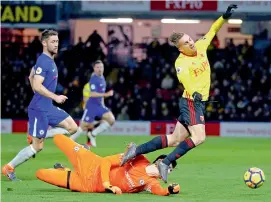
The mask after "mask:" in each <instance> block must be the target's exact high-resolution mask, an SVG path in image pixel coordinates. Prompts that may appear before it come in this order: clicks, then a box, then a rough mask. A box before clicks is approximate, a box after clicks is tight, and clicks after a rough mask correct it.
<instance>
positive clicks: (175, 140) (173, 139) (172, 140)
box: [167, 134, 180, 147]
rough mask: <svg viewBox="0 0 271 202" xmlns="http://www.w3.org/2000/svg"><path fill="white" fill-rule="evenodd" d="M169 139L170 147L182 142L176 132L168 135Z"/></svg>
mask: <svg viewBox="0 0 271 202" xmlns="http://www.w3.org/2000/svg"><path fill="white" fill-rule="evenodd" d="M167 141H168V146H169V147H176V146H177V145H178V144H179V143H180V139H179V138H178V136H177V135H175V134H172V135H167Z"/></svg>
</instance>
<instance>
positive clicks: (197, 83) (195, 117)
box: [121, 4, 237, 182]
mask: <svg viewBox="0 0 271 202" xmlns="http://www.w3.org/2000/svg"><path fill="white" fill-rule="evenodd" d="M236 8H237V6H236V5H233V4H232V5H230V6H229V7H228V9H227V11H226V12H225V13H224V14H223V16H221V17H220V18H219V19H217V20H216V21H215V23H214V24H213V25H212V27H211V28H210V30H209V32H208V33H207V34H206V35H205V36H204V37H202V38H201V39H200V40H198V41H197V42H196V43H194V41H193V40H192V39H191V37H190V36H188V35H187V34H185V33H173V34H172V35H171V36H170V38H169V39H170V41H171V42H172V43H173V44H174V45H175V46H176V47H177V48H178V50H179V51H180V53H181V54H180V55H179V57H178V58H177V60H176V62H175V68H176V72H177V77H178V79H179V81H180V83H182V84H183V85H184V88H185V90H184V93H183V96H182V98H181V101H180V116H179V118H178V122H177V124H176V126H175V130H174V132H173V133H172V134H171V135H164V136H158V137H155V138H153V139H152V140H151V141H149V142H147V143H145V144H142V145H139V146H136V145H135V144H134V143H131V144H130V145H129V146H128V150H127V151H126V152H125V154H124V157H123V159H122V162H121V164H122V165H123V164H124V163H126V162H127V161H129V160H130V159H132V158H134V157H135V156H138V155H140V154H146V153H149V152H152V151H155V150H158V149H162V148H165V147H176V148H175V150H174V151H173V152H171V153H170V154H169V155H168V156H167V157H166V158H165V159H163V161H161V162H159V163H158V164H157V167H158V170H159V172H160V175H161V177H162V179H163V180H164V181H165V182H167V175H168V174H167V172H168V169H169V165H170V162H172V161H174V160H176V159H178V158H180V157H182V156H184V155H185V154H186V153H187V152H188V151H189V150H191V149H193V148H194V147H196V146H198V145H200V144H201V143H203V142H204V140H205V136H206V134H205V125H204V123H205V122H204V111H205V101H207V100H208V97H209V89H210V79H211V78H210V77H211V70H210V65H209V62H208V58H207V54H206V50H207V48H208V46H209V44H210V42H211V41H212V39H213V37H214V36H215V34H216V33H217V32H218V31H219V29H220V28H221V26H222V25H223V23H224V22H225V21H226V20H227V19H228V18H230V16H231V15H232V13H233V11H234V9H236ZM189 136H190V137H189Z"/></svg>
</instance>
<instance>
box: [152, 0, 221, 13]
mask: <svg viewBox="0 0 271 202" xmlns="http://www.w3.org/2000/svg"><path fill="white" fill-rule="evenodd" d="M150 7H151V10H152V11H180V10H182V11H216V10H217V1H216V0H214V1H204V0H198V1H190V0H161V1H157V0H156V1H154V0H152V1H151V6H150Z"/></svg>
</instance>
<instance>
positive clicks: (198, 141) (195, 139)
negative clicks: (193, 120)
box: [193, 134, 206, 146]
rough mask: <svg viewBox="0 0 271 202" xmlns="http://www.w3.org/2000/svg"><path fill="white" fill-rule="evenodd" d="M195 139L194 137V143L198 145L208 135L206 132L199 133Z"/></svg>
mask: <svg viewBox="0 0 271 202" xmlns="http://www.w3.org/2000/svg"><path fill="white" fill-rule="evenodd" d="M193 139H194V140H193V141H194V144H195V145H196V146H197V145H200V144H202V143H203V142H204V141H205V139H206V135H205V134H201V135H197V137H196V138H193Z"/></svg>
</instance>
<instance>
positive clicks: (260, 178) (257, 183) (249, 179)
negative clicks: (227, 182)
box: [244, 167, 265, 189]
mask: <svg viewBox="0 0 271 202" xmlns="http://www.w3.org/2000/svg"><path fill="white" fill-rule="evenodd" d="M244 181H245V183H246V185H247V186H248V187H249V188H251V189H257V188H259V187H261V186H262V185H263V183H264V181H265V176H264V173H263V171H262V170H261V169H260V168H255V167H253V168H250V169H248V171H247V172H246V173H245V175H244Z"/></svg>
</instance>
